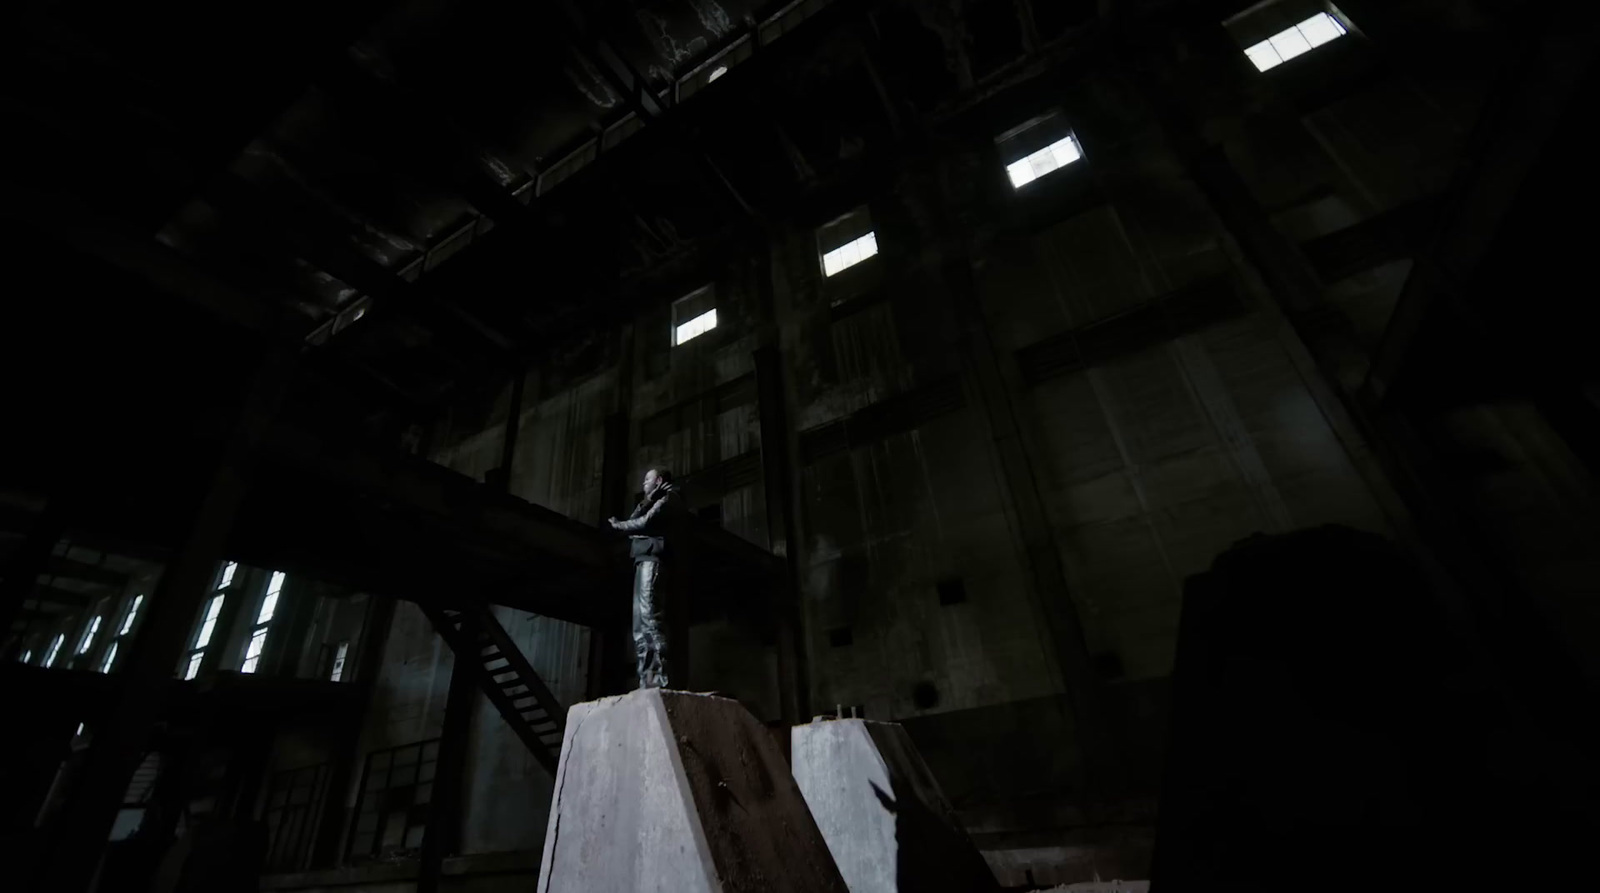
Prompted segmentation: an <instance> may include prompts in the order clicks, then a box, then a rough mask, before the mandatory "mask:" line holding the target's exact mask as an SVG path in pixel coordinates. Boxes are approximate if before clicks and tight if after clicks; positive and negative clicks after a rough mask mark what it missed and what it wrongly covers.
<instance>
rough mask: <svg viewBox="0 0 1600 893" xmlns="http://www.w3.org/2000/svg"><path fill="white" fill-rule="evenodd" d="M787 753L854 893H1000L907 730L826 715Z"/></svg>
mask: <svg viewBox="0 0 1600 893" xmlns="http://www.w3.org/2000/svg"><path fill="white" fill-rule="evenodd" d="M789 755H790V759H791V761H792V770H793V773H794V780H795V784H796V785H798V786H799V788H800V794H801V796H803V797H804V798H805V801H806V805H807V806H808V807H809V808H810V810H811V815H812V817H813V818H814V819H815V820H816V822H817V828H818V829H819V830H820V831H821V832H822V838H823V840H825V841H827V844H828V850H829V852H831V853H832V854H833V859H834V862H835V863H836V864H837V865H838V866H839V873H840V874H841V875H843V876H844V880H845V883H846V884H848V885H849V887H850V893H998V890H999V886H998V885H997V884H996V883H995V879H994V873H993V872H992V871H990V869H989V865H988V863H987V862H985V861H984V858H983V855H982V854H981V853H979V852H978V849H977V847H975V846H973V845H972V841H971V840H970V839H969V838H968V837H967V832H966V830H965V829H963V828H962V827H961V822H960V821H959V820H958V819H957V818H956V815H955V810H953V809H951V807H950V803H949V801H947V800H946V799H945V797H944V793H943V792H942V791H940V790H939V784H938V782H936V781H935V780H934V778H933V773H932V772H930V771H928V766H927V764H926V763H924V762H923V761H922V756H921V755H920V754H918V753H917V748H916V745H915V744H913V743H912V742H911V736H910V735H907V734H906V730H905V728H903V727H902V726H899V725H897V724H895V723H892V722H868V721H867V720H864V719H837V720H826V719H823V718H821V717H818V719H817V720H816V721H813V722H811V723H810V724H808V725H800V726H795V727H794V728H793V729H792V730H791V736H790V753H789Z"/></svg>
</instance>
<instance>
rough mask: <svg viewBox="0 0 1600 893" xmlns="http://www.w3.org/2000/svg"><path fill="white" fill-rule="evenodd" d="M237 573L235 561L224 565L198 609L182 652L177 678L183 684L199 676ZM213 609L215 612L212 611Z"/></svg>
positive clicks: (237, 563) (237, 566) (237, 568)
mask: <svg viewBox="0 0 1600 893" xmlns="http://www.w3.org/2000/svg"><path fill="white" fill-rule="evenodd" d="M238 572H239V562H237V561H229V562H226V563H224V564H223V566H222V568H221V570H220V571H218V575H217V584H216V585H215V586H214V587H212V590H211V597H210V598H208V599H206V602H205V604H204V605H203V606H202V607H201V609H200V622H199V623H197V624H196V625H195V630H194V634H193V635H191V636H190V637H189V648H188V650H187V651H185V652H184V657H183V664H182V667H183V669H182V670H181V671H180V673H179V676H180V678H182V679H183V681H185V682H189V681H192V680H193V679H195V678H196V677H198V676H199V675H200V670H201V669H202V668H203V666H204V663H205V655H206V649H208V648H210V647H211V640H212V639H213V638H215V637H216V632H217V626H218V625H219V624H220V623H221V622H222V609H223V608H224V607H225V606H226V605H227V600H228V594H229V593H228V590H229V589H230V588H231V587H232V586H233V582H234V578H235V577H236V576H237V575H238ZM213 607H215V611H213V610H212V608H213ZM202 637H203V639H204V640H203V641H202Z"/></svg>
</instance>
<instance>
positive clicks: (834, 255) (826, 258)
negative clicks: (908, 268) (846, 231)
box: [822, 233, 878, 276]
mask: <svg viewBox="0 0 1600 893" xmlns="http://www.w3.org/2000/svg"><path fill="white" fill-rule="evenodd" d="M877 253H878V235H877V233H867V234H866V235H864V236H861V237H860V238H857V239H852V240H851V241H849V242H846V243H845V244H843V245H840V246H839V247H838V248H835V249H833V250H832V251H829V252H828V253H826V254H824V255H822V272H823V275H826V276H834V275H837V274H839V273H841V272H843V271H845V270H848V269H850V268H851V267H853V266H855V265H856V264H859V263H861V262H862V261H864V260H866V259H867V258H869V257H873V256H874V255H876V254H877Z"/></svg>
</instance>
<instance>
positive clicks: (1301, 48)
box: [1244, 12, 1347, 71]
mask: <svg viewBox="0 0 1600 893" xmlns="http://www.w3.org/2000/svg"><path fill="white" fill-rule="evenodd" d="M1346 33H1347V32H1346V31H1345V27H1344V25H1342V24H1340V22H1339V20H1338V19H1336V18H1334V17H1333V16H1331V15H1328V14H1327V13H1325V12H1319V13H1317V14H1316V15H1314V16H1312V17H1311V18H1309V19H1306V20H1305V21H1303V22H1301V23H1300V24H1298V25H1295V26H1293V27H1290V28H1285V29H1284V30H1282V31H1279V32H1278V33H1276V34H1274V35H1272V36H1271V37H1269V38H1267V39H1266V40H1263V41H1261V42H1259V43H1256V44H1254V45H1252V46H1250V47H1246V48H1245V51H1244V54H1245V55H1246V56H1249V57H1250V61H1251V62H1253V63H1255V66H1256V70H1258V71H1266V70H1268V69H1271V68H1277V67H1278V66H1279V65H1282V64H1283V63H1285V62H1287V61H1289V60H1290V59H1293V58H1294V57H1296V56H1302V55H1305V54H1306V53H1309V52H1311V51H1312V50H1314V49H1316V48H1317V47H1319V46H1322V45H1323V44H1325V43H1328V42H1329V41H1332V40H1337V39H1338V38H1340V37H1343V36H1344V35H1345V34H1346Z"/></svg>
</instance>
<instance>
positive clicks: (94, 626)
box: [78, 614, 100, 654]
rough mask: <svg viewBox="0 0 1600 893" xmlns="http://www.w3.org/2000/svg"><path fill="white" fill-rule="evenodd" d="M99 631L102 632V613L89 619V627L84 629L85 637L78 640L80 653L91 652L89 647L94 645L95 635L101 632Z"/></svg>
mask: <svg viewBox="0 0 1600 893" xmlns="http://www.w3.org/2000/svg"><path fill="white" fill-rule="evenodd" d="M99 632H100V615H99V614H96V615H94V619H93V620H91V621H89V628H88V629H86V630H84V632H83V639H82V640H80V641H79V642H78V653H79V654H88V653H89V649H90V648H93V647H94V637H95V636H96V635H97V634H99Z"/></svg>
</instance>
